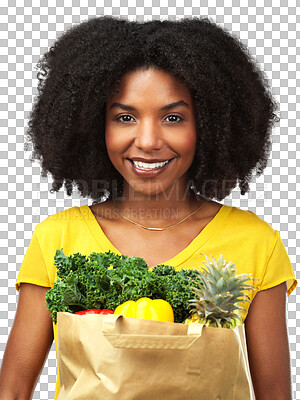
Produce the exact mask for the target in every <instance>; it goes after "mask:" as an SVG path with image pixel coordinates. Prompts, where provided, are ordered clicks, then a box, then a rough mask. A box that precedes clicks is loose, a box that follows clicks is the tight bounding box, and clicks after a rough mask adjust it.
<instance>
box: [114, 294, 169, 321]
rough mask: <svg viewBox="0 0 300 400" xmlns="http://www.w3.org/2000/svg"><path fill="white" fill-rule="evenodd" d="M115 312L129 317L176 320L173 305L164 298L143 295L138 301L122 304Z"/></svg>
mask: <svg viewBox="0 0 300 400" xmlns="http://www.w3.org/2000/svg"><path fill="white" fill-rule="evenodd" d="M114 313H115V314H120V315H123V316H124V317H129V318H142V319H151V320H154V321H165V322H174V313H173V309H172V307H171V305H170V304H169V303H168V302H167V301H165V300H162V299H155V300H152V299H149V298H148V297H142V298H140V299H139V300H137V301H133V300H128V301H125V303H123V304H120V305H119V306H118V307H117V308H116V309H115V312H114Z"/></svg>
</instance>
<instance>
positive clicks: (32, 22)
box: [0, 0, 300, 399]
mask: <svg viewBox="0 0 300 400" xmlns="http://www.w3.org/2000/svg"><path fill="white" fill-rule="evenodd" d="M296 2H297V0H289V1H287V0H277V1H275V2H273V5H272V1H271V0H265V1H264V0H260V1H243V2H239V1H237V0H226V1H225V0H217V1H216V0H210V1H209V2H208V0H181V1H179V0H177V1H176V0H164V1H159V0H153V1H152V2H151V1H146V0H145V1H144V0H136V1H130V0H129V1H128V0H115V1H114V0H104V1H103V0H102V1H97V2H96V0H86V1H80V0H68V1H63V0H56V1H52V2H51V4H52V5H51V6H50V5H48V2H47V1H45V0H41V1H35V0H1V6H0V46H1V67H0V97H1V101H0V115H1V117H0V124H1V130H0V132H1V134H0V139H1V140H0V143H1V144H0V155H1V181H0V185H1V191H0V207H1V210H0V226H1V229H0V242H1V256H0V257H1V258H0V261H1V267H0V286H1V288H0V299H1V308H0V317H1V319H0V321H1V322H0V323H1V325H0V356H1V360H2V357H3V352H4V348H5V344H6V341H7V338H8V334H9V332H10V329H11V326H12V323H13V319H14V315H15V311H16V303H17V299H18V296H17V293H16V291H15V280H16V277H17V273H18V270H19V268H20V266H21V263H22V260H23V257H24V254H25V251H26V249H27V247H28V245H29V242H30V239H31V235H32V232H33V230H34V228H35V225H36V224H37V223H39V222H41V221H42V220H44V219H45V218H46V217H47V216H48V215H51V214H54V213H56V212H59V211H62V210H64V209H66V208H69V207H72V206H75V205H77V206H80V205H84V204H91V200H87V199H81V198H80V196H79V194H78V192H77V193H75V194H74V195H73V196H72V198H69V197H68V196H67V195H66V193H64V191H63V190H61V191H60V192H59V193H57V194H50V193H49V189H50V187H51V185H50V183H51V179H50V178H49V179H48V180H47V179H45V178H43V179H42V178H41V177H40V166H39V165H38V164H36V163H35V164H31V163H30V161H29V156H30V152H28V151H27V152H26V151H24V132H25V129H26V123H27V116H28V111H29V110H30V109H31V104H32V99H33V96H34V95H35V94H36V93H37V90H36V87H37V80H36V71H35V69H34V66H35V65H36V63H37V62H38V59H39V57H40V55H42V54H43V53H44V52H45V51H47V49H48V47H49V46H50V45H51V44H52V43H53V41H54V40H55V38H56V37H57V36H59V35H60V34H61V33H62V32H63V31H64V30H65V29H66V28H68V27H69V26H71V25H73V24H76V23H78V22H80V21H82V20H86V19H88V18H89V17H93V16H101V15H115V16H122V17H127V18H129V19H130V20H134V19H138V20H149V19H154V18H157V19H158V18H161V19H168V18H169V19H180V18H183V17H189V16H209V17H212V18H213V19H214V20H216V21H217V23H219V24H220V25H222V26H225V27H226V28H228V29H229V30H231V31H232V32H233V33H235V34H237V35H238V36H239V37H240V38H241V39H242V40H243V41H244V42H245V43H246V44H247V45H248V46H249V48H250V51H251V52H252V54H253V55H254V56H255V57H256V58H257V60H258V61H259V62H260V63H261V65H262V66H263V68H264V69H265V71H266V72H267V75H268V78H269V79H270V81H271V86H272V88H273V91H274V93H275V94H276V96H277V99H278V101H279V102H280V105H281V121H280V123H278V124H277V127H276V129H275V131H274V136H273V151H272V154H271V158H270V161H269V164H268V167H267V169H266V170H265V172H264V175H263V176H262V177H260V178H259V179H256V180H254V182H253V184H252V185H251V189H252V190H251V192H250V193H248V195H245V196H241V195H240V192H239V191H238V190H235V191H234V192H233V193H232V195H231V196H230V197H228V198H227V199H226V200H225V204H227V205H233V206H236V207H240V208H243V209H250V210H252V211H254V212H255V213H256V214H257V215H258V216H259V217H261V218H263V219H264V220H265V221H267V222H268V223H270V224H271V225H272V226H273V228H274V229H277V230H279V232H280V234H281V237H282V240H283V242H284V244H285V246H286V249H287V252H288V254H289V256H290V259H291V262H292V264H293V267H294V270H295V272H296V276H297V279H298V280H299V279H300V270H299V268H300V266H299V265H300V264H299V263H300V256H299V255H297V254H296V248H297V246H298V247H299V245H300V233H299V232H300V207H299V206H298V207H297V200H298V201H299V200H300V192H299V191H297V189H296V184H297V183H300V178H299V176H300V162H299V161H298V160H297V156H296V152H297V150H298V151H299V149H300V132H299V128H297V120H299V117H300V114H299V112H300V110H299V101H300V93H299V86H300V72H299V71H300V65H299V63H300V50H299V44H300V40H299V38H300V33H299V32H300V4H299V2H298V7H297V5H296ZM49 3H50V2H49ZM96 3H97V6H96ZM199 3H200V7H199ZM208 3H209V6H208ZM240 3H242V4H243V6H240ZM225 4H226V6H225ZM287 4H288V7H287ZM297 45H298V46H297ZM297 94H298V96H297ZM297 133H298V138H297ZM298 213H299V214H298ZM297 296H298V297H299V288H297V289H296V290H295V291H294V292H293V294H292V295H291V296H290V298H289V299H288V329H289V341H290V350H291V367H292V375H293V392H294V399H296V398H298V399H300V376H299V372H300V326H299V325H297V323H296V321H297V320H296V313H297V312H298V316H299V310H300V305H298V307H297V303H296V298H297ZM55 377H56V366H55V350H54V347H53V348H52V350H51V352H50V354H49V358H48V361H47V362H46V364H45V366H44V369H43V372H42V374H41V377H40V380H39V382H38V384H37V386H36V390H35V393H34V397H33V398H34V399H52V398H53V397H54V387H55Z"/></svg>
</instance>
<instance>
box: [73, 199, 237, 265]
mask: <svg viewBox="0 0 300 400" xmlns="http://www.w3.org/2000/svg"><path fill="white" fill-rule="evenodd" d="M231 210H232V207H231V206H227V205H225V204H223V205H222V207H221V208H220V209H219V211H218V212H217V214H216V215H215V216H214V218H213V219H212V220H211V221H210V222H209V223H208V224H207V225H206V226H205V227H204V228H203V229H202V230H201V232H200V233H199V234H198V235H197V236H196V237H195V238H194V239H193V240H192V241H191V242H190V244H188V246H187V247H186V248H184V249H183V250H182V251H181V252H180V253H178V254H176V255H175V256H174V257H173V258H171V259H170V260H167V261H164V262H162V264H166V265H173V266H174V267H177V266H179V265H181V264H182V263H184V262H185V261H186V260H187V259H189V258H190V257H191V256H192V255H193V254H194V253H195V252H197V251H198V250H199V249H200V248H201V247H202V246H203V245H204V244H205V243H206V242H207V241H208V240H209V239H210V238H211V237H212V236H213V235H214V234H215V233H216V232H217V231H218V230H219V229H220V228H221V226H222V225H223V223H224V222H225V219H226V218H227V217H228V215H229V213H230V212H231ZM79 211H80V213H81V215H82V217H83V220H84V221H85V223H86V224H87V226H88V228H89V230H90V232H91V235H92V236H93V238H94V239H95V241H96V242H97V244H98V245H99V247H100V248H101V249H102V251H103V252H106V251H109V250H110V251H112V252H114V253H116V254H118V255H122V253H121V252H120V251H119V250H118V249H117V248H116V247H115V246H114V245H113V244H112V243H111V241H110V240H109V239H108V238H107V236H106V235H105V233H104V232H103V230H102V228H101V226H100V224H99V223H98V221H97V219H96V218H95V216H94V214H93V213H92V210H91V209H90V207H89V206H88V205H85V206H81V207H79Z"/></svg>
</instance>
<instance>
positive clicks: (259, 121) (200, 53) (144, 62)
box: [27, 16, 279, 200]
mask: <svg viewBox="0 0 300 400" xmlns="http://www.w3.org/2000/svg"><path fill="white" fill-rule="evenodd" d="M149 67H152V68H156V69H162V70H164V71H166V72H168V73H170V74H171V75H173V76H175V77H177V78H179V79H181V80H182V81H183V82H184V83H185V84H186V86H187V87H188V88H189V90H190V91H191V94H192V97H193V100H194V104H195V117H196V129H197V143H196V153H195V158H194V160H193V163H192V165H191V166H190V168H189V170H188V178H189V182H192V184H191V189H192V190H193V191H194V192H196V193H198V194H201V195H202V196H205V197H206V198H210V199H212V198H216V199H217V200H223V199H224V198H225V197H226V196H228V195H229V194H230V192H231V191H232V189H233V188H235V187H236V186H237V185H239V188H240V191H241V194H242V195H244V194H245V193H246V192H248V191H249V183H250V182H251V179H252V175H253V172H254V171H256V175H257V176H259V175H260V174H262V172H263V170H264V168H265V167H266V166H267V161H268V158H269V154H270V150H271V132H272V127H273V124H274V122H278V121H279V118H278V116H277V115H276V110H277V108H278V104H277V103H276V101H275V99H274V97H273V95H272V93H271V90H270V88H269V86H268V83H267V79H266V77H265V74H264V72H263V71H262V70H261V69H260V67H259V65H258V63H257V62H256V61H255V59H254V58H253V57H252V56H251V54H250V53H249V51H248V49H247V47H246V46H245V45H244V44H243V43H242V42H241V41H240V40H239V39H238V38H237V37H235V36H234V35H233V34H231V33H229V32H228V31H227V30H226V29H225V28H222V27H220V26H218V25H217V24H216V23H215V22H214V21H212V20H210V19H208V18H185V19H182V20H179V21H168V20H163V21H160V20H154V21H147V22H137V21H127V20H125V19H119V18H116V17H108V16H105V17H96V18H91V19H89V20H88V21H84V22H81V23H80V24H78V25H75V26H73V27H71V28H69V29H68V30H67V31H66V32H65V33H63V34H62V36H61V37H60V38H59V39H57V40H56V42H55V43H54V45H53V46H52V47H51V48H50V49H49V51H48V52H46V53H45V54H44V55H43V57H42V58H41V59H40V60H39V63H38V64H37V69H38V75H37V77H38V80H39V83H38V95H37V96H36V98H35V102H34V104H33V108H32V111H31V113H30V115H29V121H28V129H27V138H28V140H29V141H30V142H32V145H33V152H32V155H31V161H34V160H39V161H40V162H41V167H42V176H43V177H46V176H47V174H48V173H50V174H52V177H53V183H52V189H51V192H54V191H58V190H59V189H60V188H61V187H62V186H63V184H64V185H65V188H66V191H67V194H68V195H69V196H70V195H71V194H72V191H73V187H74V186H75V185H77V188H78V190H79V192H80V194H81V196H82V197H87V196H90V197H91V198H92V199H94V200H98V199H103V196H104V197H106V198H112V197H114V193H116V194H120V193H122V188H123V177H122V176H121V175H120V173H119V172H118V171H117V170H116V169H115V168H114V166H113V165H112V163H111V161H110V159H109V157H108V154H107V151H106V146H105V107H106V102H107V100H108V99H109V98H110V97H111V96H112V95H113V94H114V93H115V91H116V90H117V88H118V85H119V83H120V79H121V78H122V76H123V75H124V74H125V73H126V72H129V71H133V70H136V69H138V68H149Z"/></svg>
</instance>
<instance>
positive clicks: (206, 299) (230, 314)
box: [184, 255, 256, 328]
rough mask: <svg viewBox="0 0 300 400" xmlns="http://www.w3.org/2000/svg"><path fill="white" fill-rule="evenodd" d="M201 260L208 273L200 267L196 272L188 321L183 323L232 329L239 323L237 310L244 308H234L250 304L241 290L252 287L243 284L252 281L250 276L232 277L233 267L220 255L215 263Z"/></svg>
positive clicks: (234, 271) (239, 318)
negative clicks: (240, 304)
mask: <svg viewBox="0 0 300 400" xmlns="http://www.w3.org/2000/svg"><path fill="white" fill-rule="evenodd" d="M204 257H205V258H206V261H207V264H205V261H204V262H203V263H204V265H205V266H206V267H207V268H208V271H206V270H205V269H204V268H203V269H202V271H199V270H198V271H197V273H198V275H199V276H198V278H197V280H198V282H197V281H194V284H195V286H194V287H191V289H192V290H193V293H194V294H195V295H196V297H195V298H194V299H192V300H190V302H191V304H190V305H189V306H190V307H192V309H191V318H188V319H186V320H185V321H184V323H185V324H190V323H191V322H198V323H201V324H204V325H206V326H210V327H220V328H235V327H236V326H237V325H241V324H242V317H241V312H240V310H244V307H241V306H239V305H238V303H239V301H240V300H242V301H247V302H248V303H250V301H249V300H250V298H249V296H247V295H246V294H245V293H244V292H243V290H251V289H255V288H256V286H253V285H250V284H246V283H245V282H246V281H247V280H249V279H252V278H251V277H250V275H251V274H250V275H248V274H240V275H235V273H236V268H235V264H233V263H231V262H229V263H226V261H225V260H224V258H223V256H222V255H220V256H219V259H218V261H216V259H215V258H214V257H212V258H213V260H212V261H211V260H210V259H209V258H208V257H207V256H206V255H204ZM253 279H256V278H253ZM246 298H248V299H249V300H246Z"/></svg>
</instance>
